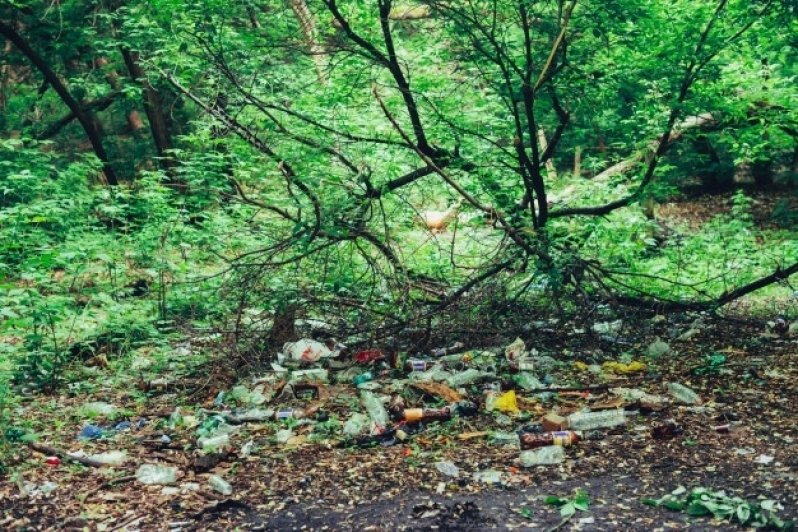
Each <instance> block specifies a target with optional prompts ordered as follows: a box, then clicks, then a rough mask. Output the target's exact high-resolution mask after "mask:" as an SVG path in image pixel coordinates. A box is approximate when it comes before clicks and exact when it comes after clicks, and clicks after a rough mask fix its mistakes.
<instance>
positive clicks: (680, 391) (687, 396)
mask: <svg viewBox="0 0 798 532" xmlns="http://www.w3.org/2000/svg"><path fill="white" fill-rule="evenodd" d="M667 387H668V392H669V393H670V394H671V396H673V398H674V399H676V400H678V401H679V402H681V403H684V404H687V405H700V404H701V398H700V397H699V396H698V394H697V393H695V392H694V391H693V390H691V389H690V388H688V387H687V386H685V385H684V384H679V383H678V382H669V383H667Z"/></svg>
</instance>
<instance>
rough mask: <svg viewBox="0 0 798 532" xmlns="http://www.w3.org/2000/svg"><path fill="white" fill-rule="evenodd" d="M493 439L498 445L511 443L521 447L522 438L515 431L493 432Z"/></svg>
mask: <svg viewBox="0 0 798 532" xmlns="http://www.w3.org/2000/svg"><path fill="white" fill-rule="evenodd" d="M491 441H492V442H493V443H495V444H496V445H510V446H513V447H516V448H517V447H520V445H521V439H520V438H519V436H518V434H517V433H515V432H494V433H493V434H491Z"/></svg>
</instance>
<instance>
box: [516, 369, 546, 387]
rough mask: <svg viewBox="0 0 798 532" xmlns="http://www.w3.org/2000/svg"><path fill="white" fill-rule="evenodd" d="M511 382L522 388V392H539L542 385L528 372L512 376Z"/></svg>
mask: <svg viewBox="0 0 798 532" xmlns="http://www.w3.org/2000/svg"><path fill="white" fill-rule="evenodd" d="M513 380H514V381H515V383H516V384H517V385H518V386H520V387H521V388H523V389H524V390H527V391H529V390H539V389H540V388H543V387H544V386H543V383H542V382H540V380H539V379H538V378H537V377H535V375H533V374H532V373H530V372H528V371H522V372H521V373H519V374H517V375H514V376H513Z"/></svg>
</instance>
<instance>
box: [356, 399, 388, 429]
mask: <svg viewBox="0 0 798 532" xmlns="http://www.w3.org/2000/svg"><path fill="white" fill-rule="evenodd" d="M360 402H361V403H362V404H363V408H365V409H366V412H368V414H369V417H370V418H371V420H372V421H373V422H374V424H375V425H376V426H377V430H380V431H381V430H384V429H385V427H387V426H388V421H389V419H388V411H387V410H386V409H385V406H384V405H383V404H382V401H380V398H379V397H377V396H376V395H374V394H373V393H371V392H369V391H367V390H364V391H362V392H360Z"/></svg>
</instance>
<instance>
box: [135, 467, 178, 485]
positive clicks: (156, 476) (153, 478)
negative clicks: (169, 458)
mask: <svg viewBox="0 0 798 532" xmlns="http://www.w3.org/2000/svg"><path fill="white" fill-rule="evenodd" d="M136 480H138V481H139V482H141V483H142V484H147V485H155V484H174V483H175V482H176V481H177V468H176V467H170V466H164V465H160V464H141V465H140V466H139V468H138V469H137V470H136Z"/></svg>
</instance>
